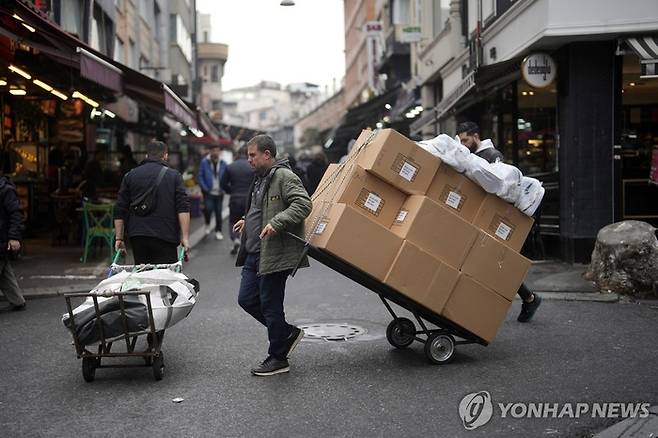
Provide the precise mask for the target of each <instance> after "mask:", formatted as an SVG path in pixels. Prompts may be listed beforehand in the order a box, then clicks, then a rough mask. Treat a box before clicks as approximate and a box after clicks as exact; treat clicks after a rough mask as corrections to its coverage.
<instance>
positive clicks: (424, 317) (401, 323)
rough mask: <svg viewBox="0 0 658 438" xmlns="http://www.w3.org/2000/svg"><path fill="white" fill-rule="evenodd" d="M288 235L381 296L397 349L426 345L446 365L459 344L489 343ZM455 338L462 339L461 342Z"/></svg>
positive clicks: (434, 360)
mask: <svg viewBox="0 0 658 438" xmlns="http://www.w3.org/2000/svg"><path fill="white" fill-rule="evenodd" d="M288 234H289V235H290V236H294V237H295V238H296V239H298V240H299V241H300V242H303V243H304V254H308V255H309V256H310V257H312V258H313V259H315V260H317V261H318V262H320V263H322V264H324V265H326V266H328V267H329V268H331V269H333V270H334V271H336V272H338V273H340V274H342V275H344V276H345V277H347V278H350V279H351V280H354V281H355V282H357V283H359V284H360V285H361V286H363V287H366V288H368V289H370V290H371V291H373V292H375V293H376V294H377V295H379V298H380V299H381V300H382V303H384V306H385V307H386V310H388V312H389V313H390V314H391V316H392V317H393V320H392V321H391V322H390V324H389V325H388V327H387V328H386V339H387V340H388V342H389V343H390V344H391V345H392V346H394V347H395V348H400V349H404V348H407V347H409V346H410V345H411V344H413V342H414V341H417V342H420V343H421V344H424V345H425V348H424V349H425V356H426V357H427V359H428V360H429V361H430V362H431V363H433V364H446V363H448V362H450V361H451V360H452V358H453V356H454V353H455V348H456V346H457V345H466V344H480V345H484V346H486V345H487V344H488V343H487V341H485V340H484V339H482V338H480V337H479V336H477V335H475V334H473V333H471V332H470V331H468V330H466V329H464V328H463V327H460V326H459V325H457V324H455V323H453V322H452V321H450V320H448V319H446V318H445V317H443V316H441V315H439V314H437V313H435V312H433V311H431V310H429V309H427V308H426V307H424V306H421V305H420V304H418V303H416V302H415V301H413V300H411V299H410V298H408V297H406V296H404V295H402V294H401V293H399V292H398V291H396V290H395V289H393V288H391V287H390V286H387V285H386V284H384V283H382V282H381V281H379V280H377V279H375V278H374V277H372V276H370V275H368V274H367V273H365V272H364V271H362V270H360V269H358V268H356V267H354V266H352V265H350V264H349V263H347V262H345V261H343V260H341V259H340V258H338V257H336V256H334V255H332V254H330V253H329V252H327V251H324V250H322V249H320V248H316V247H314V246H313V245H311V244H309V243H307V242H305V241H304V240H302V239H300V238H299V237H297V236H295V235H293V234H291V233H288ZM294 274H295V273H294V272H293V275H294ZM391 302H392V303H395V304H397V305H398V306H400V307H402V308H403V309H406V310H408V311H409V312H411V314H412V315H413V316H414V319H415V320H416V321H417V322H418V325H419V326H420V330H419V329H417V328H416V325H415V324H414V322H413V321H412V320H410V319H409V318H404V317H400V316H398V315H397V314H396V313H395V311H394V309H393V307H392V306H391V304H390V303H391ZM426 322H429V323H431V324H433V325H435V326H436V327H437V328H436V329H433V328H429V327H428V326H427V324H426ZM456 338H459V340H458V339H456Z"/></svg>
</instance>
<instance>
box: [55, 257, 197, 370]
mask: <svg viewBox="0 0 658 438" xmlns="http://www.w3.org/2000/svg"><path fill="white" fill-rule="evenodd" d="M120 254H121V252H117V254H116V255H115V257H114V260H113V262H112V265H111V266H110V268H109V271H108V278H109V277H111V276H112V275H114V274H116V273H118V272H121V271H125V270H132V271H144V270H150V269H172V270H174V271H176V272H180V271H181V270H182V262H183V258H184V257H185V254H184V251H183V250H181V251H179V257H178V262H176V263H172V264H156V265H117V264H116V262H117V260H118V257H119V256H120ZM140 295H143V296H144V298H145V300H146V312H147V318H148V327H147V328H146V329H145V330H140V331H130V330H129V329H128V317H127V316H126V305H125V301H124V299H125V297H129V296H131V297H138V296H140ZM90 297H91V298H92V300H93V302H94V310H95V315H94V320H95V324H96V329H97V330H98V333H99V335H100V343H99V344H98V347H97V349H96V351H92V350H91V349H90V348H87V346H85V345H82V343H81V342H80V339H79V338H78V335H77V334H76V333H77V326H76V324H75V317H74V315H73V306H72V305H71V299H72V298H84V299H87V298H90ZM99 297H115V298H116V299H117V300H118V303H119V308H120V310H121V313H120V314H121V322H122V325H123V333H121V334H120V335H119V336H114V337H112V338H107V337H106V336H105V332H104V330H103V324H102V322H101V313H100V308H99V304H98V298H99ZM64 298H65V299H66V307H67V309H68V313H69V318H70V320H69V321H70V323H71V326H70V331H71V334H72V336H73V344H74V345H75V351H76V353H77V356H78V359H82V377H83V378H84V379H85V381H87V382H93V380H94V377H95V374H96V369H97V368H129V367H151V368H152V369H153V377H154V378H155V380H162V378H163V377H164V370H165V364H164V353H163V352H162V341H163V340H164V333H165V331H164V330H159V331H157V330H156V329H155V322H154V319H153V308H152V306H151V297H150V293H149V292H139V291H128V292H111V293H107V294H92V293H69V294H64ZM143 335H146V342H147V348H146V350H143V351H139V350H137V348H136V346H137V338H139V337H140V336H143ZM122 340H123V341H125V344H126V349H125V351H120V352H117V351H116V349H115V351H112V347H113V346H114V344H115V343H120V342H121V341H122ZM110 357H112V358H115V357H131V358H133V357H136V358H142V360H143V363H132V364H114V363H112V364H107V363H103V362H102V359H103V358H110Z"/></svg>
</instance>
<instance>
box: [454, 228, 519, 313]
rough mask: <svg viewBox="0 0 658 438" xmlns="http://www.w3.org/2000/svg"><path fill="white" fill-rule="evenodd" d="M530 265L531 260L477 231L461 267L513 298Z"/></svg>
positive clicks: (507, 297)
mask: <svg viewBox="0 0 658 438" xmlns="http://www.w3.org/2000/svg"><path fill="white" fill-rule="evenodd" d="M529 268H530V260H528V259H527V258H525V257H523V256H522V255H521V254H519V253H517V252H515V251H513V250H512V249H511V248H509V247H507V246H506V245H504V244H502V243H500V242H499V241H498V240H496V239H495V238H493V237H491V236H490V235H488V234H487V233H485V232H480V234H479V235H478V237H477V239H476V240H475V243H474V244H473V247H472V248H471V250H470V252H469V253H468V256H466V261H465V262H464V264H463V265H462V269H461V271H462V273H464V274H468V275H470V276H471V277H473V278H474V279H476V280H477V281H479V282H480V283H482V284H486V285H487V286H488V287H490V288H491V289H492V290H493V291H494V292H496V293H498V294H499V295H501V296H502V297H504V298H506V299H508V300H510V301H512V300H513V299H514V296H515V295H516V292H517V291H518V290H519V286H521V283H522V282H523V279H524V278H525V276H526V273H527V272H528V269H529Z"/></svg>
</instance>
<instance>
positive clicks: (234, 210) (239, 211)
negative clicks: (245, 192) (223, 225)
mask: <svg viewBox="0 0 658 438" xmlns="http://www.w3.org/2000/svg"><path fill="white" fill-rule="evenodd" d="M246 208H247V197H246V196H235V195H231V199H230V200H229V201H228V216H229V218H228V222H229V224H228V226H229V229H230V230H231V240H235V239H239V238H240V235H239V234H238V233H235V232H233V225H235V223H236V222H237V221H239V220H240V219H242V217H243V216H244V215H245V214H246V213H247V212H246V211H245V210H246Z"/></svg>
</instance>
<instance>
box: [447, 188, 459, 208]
mask: <svg viewBox="0 0 658 438" xmlns="http://www.w3.org/2000/svg"><path fill="white" fill-rule="evenodd" d="M461 202H462V197H461V195H460V194H459V193H457V192H449V193H448V198H447V199H446V204H448V206H450V207H452V208H454V209H455V210H459V204H461Z"/></svg>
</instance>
